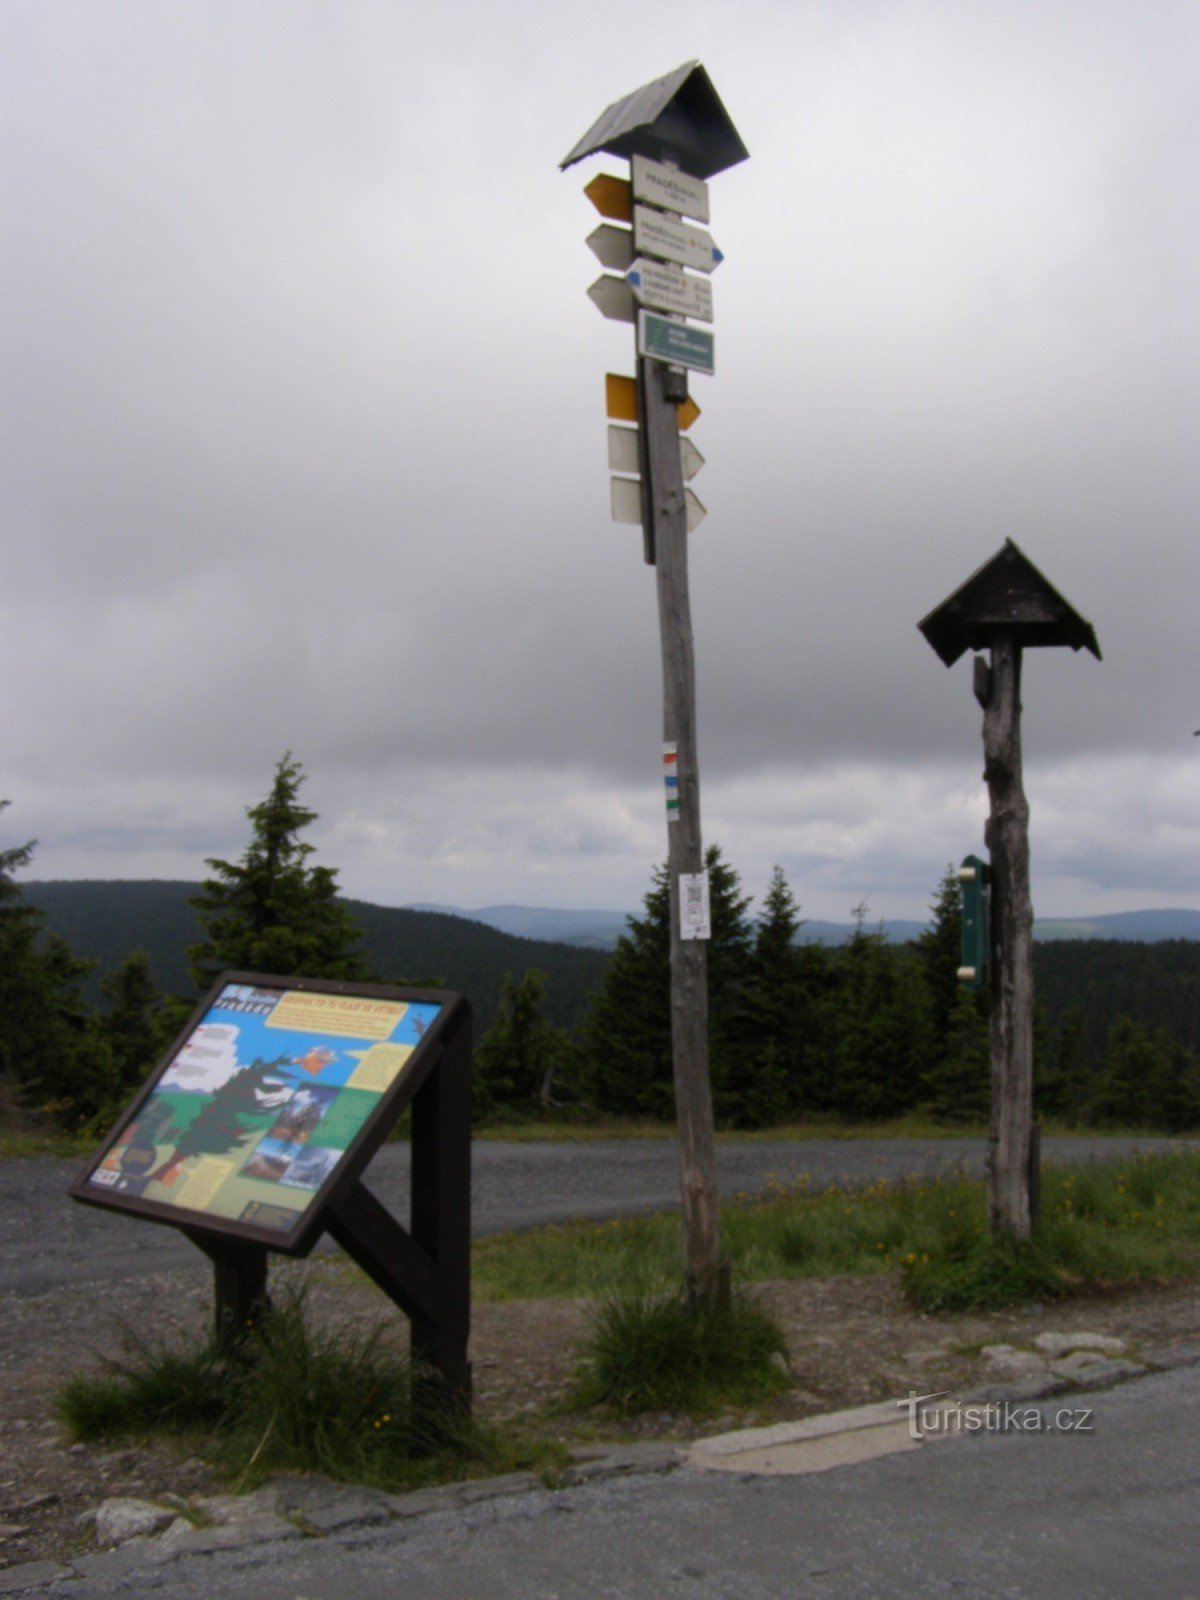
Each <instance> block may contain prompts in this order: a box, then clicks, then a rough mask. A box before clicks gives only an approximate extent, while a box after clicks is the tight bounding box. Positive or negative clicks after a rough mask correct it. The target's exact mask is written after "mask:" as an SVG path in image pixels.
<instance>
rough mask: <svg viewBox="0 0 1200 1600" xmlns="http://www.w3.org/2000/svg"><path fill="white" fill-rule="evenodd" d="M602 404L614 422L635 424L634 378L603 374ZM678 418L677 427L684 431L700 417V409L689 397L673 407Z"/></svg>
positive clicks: (636, 411)
mask: <svg viewBox="0 0 1200 1600" xmlns="http://www.w3.org/2000/svg"><path fill="white" fill-rule="evenodd" d="M604 404H605V414H606V415H607V416H609V417H611V418H612V420H613V421H614V422H636V421H637V419H638V403H637V381H636V379H634V378H623V377H621V376H620V375H619V374H617V373H615V372H606V373H605V374H604ZM675 410H676V412H677V414H678V416H679V427H680V430H681V431H686V430H687V429H688V428H690V427H691V425H692V423H693V422H695V420H696V418H697V417H698V416H699V415H700V407H699V406H698V405H697V404H696V402H695V401H694V400H693V399H692V397H691V395H689V396H688V398H687V399H686V400H685V401H683V403H682V404H681V405H678V406H676V407H675Z"/></svg>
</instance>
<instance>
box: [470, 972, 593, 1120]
mask: <svg viewBox="0 0 1200 1600" xmlns="http://www.w3.org/2000/svg"><path fill="white" fill-rule="evenodd" d="M545 982H546V974H545V973H544V972H540V971H538V969H537V968H535V967H531V968H529V969H528V970H527V971H526V973H525V976H524V977H523V978H522V979H521V981H520V983H514V982H513V979H512V974H511V973H508V972H506V973H505V974H504V978H503V982H502V985H501V991H500V1003H499V1005H498V1006H497V1008H496V1016H495V1019H494V1020H493V1022H492V1025H491V1027H490V1028H489V1029H488V1030H487V1032H486V1033H485V1034H484V1035H483V1037H482V1039H480V1041H479V1044H478V1045H477V1046H476V1049H475V1054H474V1063H473V1071H474V1079H473V1085H472V1095H471V1100H472V1112H473V1115H474V1116H475V1117H476V1118H477V1119H479V1118H484V1117H488V1116H493V1115H495V1114H496V1113H497V1112H506V1111H507V1112H529V1111H545V1110H548V1109H549V1108H550V1107H551V1106H552V1105H554V1104H555V1088H556V1084H563V1082H564V1080H568V1081H569V1080H570V1079H571V1078H572V1077H573V1076H574V1074H573V1070H572V1069H573V1066H574V1058H575V1055H576V1051H577V1047H576V1045H575V1043H574V1041H573V1040H572V1038H571V1036H570V1034H568V1032H567V1030H566V1029H565V1028H558V1027H555V1025H554V1024H553V1023H552V1022H549V1021H547V1019H546V1016H545V1014H544V1012H543V1011H542V989H543V987H544V985H545Z"/></svg>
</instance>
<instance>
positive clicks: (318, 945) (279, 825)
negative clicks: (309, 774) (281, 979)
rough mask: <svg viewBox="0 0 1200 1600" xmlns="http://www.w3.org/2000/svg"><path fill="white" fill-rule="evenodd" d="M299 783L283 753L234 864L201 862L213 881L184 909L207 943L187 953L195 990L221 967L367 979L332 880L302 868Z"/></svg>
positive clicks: (325, 872) (304, 814)
mask: <svg viewBox="0 0 1200 1600" xmlns="http://www.w3.org/2000/svg"><path fill="white" fill-rule="evenodd" d="M303 781H304V774H303V771H302V769H301V766H300V763H299V762H298V761H294V760H293V759H292V756H291V753H290V752H288V753H287V754H285V755H284V756H283V758H282V759H281V760H280V762H279V764H278V766H277V767H276V768H275V779H274V782H273V783H272V785H271V790H270V793H269V794H268V795H267V797H266V799H265V800H263V801H262V802H261V803H260V804H259V805H256V806H251V807H250V809H249V810H248V811H247V813H246V815H247V816H248V817H249V818H250V821H251V822H252V823H253V834H252V837H251V840H250V844H249V846H248V847H247V849H246V852H245V854H244V855H243V856H242V859H241V861H240V862H239V863H236V864H235V863H233V862H229V861H221V860H217V859H211V858H210V860H209V861H208V866H209V867H211V868H212V870H213V873H214V876H213V877H212V878H209V879H207V880H206V881H205V883H204V884H203V886H202V888H201V892H200V894H198V895H197V896H195V898H194V899H193V900H192V902H191V904H192V905H193V906H195V908H196V910H197V911H198V912H199V914H200V921H201V924H202V925H203V927H204V931H205V934H206V935H207V937H206V938H205V939H204V941H203V942H202V943H200V944H196V945H193V946H192V948H191V950H190V951H189V952H188V955H189V958H190V962H191V969H192V976H193V978H194V979H195V981H196V982H197V983H198V984H200V985H201V986H202V987H207V986H208V985H209V984H210V983H212V981H213V980H214V978H215V977H216V976H217V974H218V973H219V972H221V971H222V970H223V969H226V968H228V969H231V970H235V971H236V970H241V971H245V972H266V973H278V974H279V975H281V976H293V975H295V976H297V977H305V978H341V979H346V980H349V981H354V980H361V979H364V978H366V977H367V976H368V970H367V963H366V958H365V957H364V955H363V954H362V952H361V951H360V950H358V949H357V948H356V946H357V945H358V944H359V943H360V941H361V938H362V934H361V931H360V929H359V928H358V926H357V925H356V923H355V921H354V918H353V917H352V916H351V915H350V913H349V912H348V911H347V910H346V908H345V907H344V906H342V905H340V904H339V903H338V901H337V899H336V895H337V881H336V880H337V874H336V873H335V872H333V871H332V870H331V869H330V868H329V867H313V866H309V865H308V857H309V856H310V855H311V854H312V853H313V849H314V846H312V845H311V844H307V843H305V842H303V841H302V840H301V839H300V837H299V836H300V834H301V833H302V832H303V830H304V829H305V828H307V827H308V826H309V824H310V823H313V822H315V821H316V817H317V814H316V812H315V811H310V810H308V808H307V807H306V806H303V805H301V804H300V802H299V800H298V799H297V794H298V792H299V789H300V785H301V783H303Z"/></svg>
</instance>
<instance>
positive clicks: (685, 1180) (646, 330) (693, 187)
mask: <svg viewBox="0 0 1200 1600" xmlns="http://www.w3.org/2000/svg"><path fill="white" fill-rule="evenodd" d="M601 151H604V152H606V153H608V154H609V155H616V156H623V157H627V158H628V159H629V160H630V162H631V178H630V181H629V182H628V183H625V184H624V187H622V180H620V179H617V178H612V177H609V176H607V175H604V174H601V175H599V176H598V177H596V178H593V179H592V180H591V182H590V183H589V184H588V185H587V187H586V189H585V191H584V192H585V193H586V194H587V195H588V197H589V199H591V200H592V202H593V204H595V205H596V207H597V209H598V210H599V211H600V212H601V215H603V216H605V217H608V218H610V219H612V220H616V221H630V222H632V223H633V225H634V226H633V231H632V233H631V234H629V236H628V243H627V244H625V243H623V242H622V241H620V240H617V239H614V238H613V237H612V235H613V234H614V233H616V232H618V231H619V230H615V229H609V228H608V227H607V226H606V227H605V228H604V229H603V230H597V232H602V237H601V238H600V239H597V238H596V236H595V235H593V236H592V238H591V239H590V240H589V244H590V246H591V248H592V249H593V251H594V253H595V254H597V255H598V256H600V259H601V260H602V262H603V263H604V264H605V265H611V266H621V265H623V264H624V263H625V261H626V256H627V255H628V261H629V262H630V263H633V262H634V260H635V256H636V258H637V261H636V270H635V272H634V274H633V275H632V276H631V278H630V280H629V281H625V280H612V281H613V282H620V284H621V287H622V289H624V290H625V292H626V293H628V294H629V295H630V298H631V299H632V298H633V297H634V296H635V295H636V297H637V299H638V300H644V301H646V302H647V303H648V304H651V305H654V306H658V307H663V308H664V309H665V310H666V312H667V314H666V315H660V314H659V313H658V312H657V311H654V312H651V311H646V310H644V309H643V310H642V311H641V312H640V314H639V315H638V327H639V334H638V362H637V379H636V386H633V385H630V386H629V387H623V386H622V383H621V380H614V379H613V378H612V377H611V375H610V377H609V379H608V380H607V398H608V406H607V409H608V415H609V417H610V418H612V419H613V420H615V421H618V422H622V421H624V422H634V423H636V425H637V459H636V463H635V464H634V465H635V470H636V474H637V475H636V477H634V476H631V477H628V478H621V479H614V485H615V487H614V490H613V514H614V517H615V518H616V519H617V520H620V521H626V520H628V521H640V522H641V525H642V531H643V537H644V544H645V556H646V561H647V562H648V563H649V564H651V565H653V566H654V568H655V574H656V581H657V590H658V615H659V632H660V636H661V641H662V675H663V749H664V752H665V754H664V760H667V761H669V764H670V768H671V774H670V778H669V789H668V802H667V839H668V875H669V879H670V906H671V911H670V918H671V950H670V964H671V1042H672V1054H673V1060H674V1076H675V1105H676V1117H677V1122H678V1128H679V1145H680V1166H681V1187H682V1196H683V1222H684V1258H685V1271H686V1279H687V1286H688V1293H689V1296H690V1297H691V1300H692V1302H693V1304H702V1303H704V1304H711V1303H713V1302H715V1301H719V1300H721V1299H722V1298H725V1297H727V1296H728V1292H729V1273H728V1265H727V1263H725V1262H724V1261H723V1260H722V1258H721V1250H720V1232H719V1225H718V1195H717V1175H716V1156H715V1148H714V1139H713V1112H712V1090H711V1085H710V1081H709V1068H708V977H707V944H706V939H707V921H706V915H705V910H706V906H707V900H706V896H705V895H704V892H703V891H704V888H705V887H706V885H705V883H704V851H703V845H702V840H701V832H700V771H699V761H698V756H697V741H696V682H695V659H694V649H693V640H692V623H691V606H690V600H689V596H688V570H687V537H688V527H689V520H690V522H691V525H692V526H695V525H696V524H697V523H698V521H699V519H700V517H701V516H703V514H704V508H703V506H701V505H700V503H699V501H698V500H696V498H695V496H694V495H693V494H692V492H691V491H690V490H688V489H686V488H685V485H684V475H685V470H686V471H687V475H688V476H689V477H690V476H691V475H692V474H693V473H694V472H696V471H698V470H699V467H700V466H702V465H703V457H702V456H700V454H699V452H698V451H696V450H694V449H692V450H691V451H690V452H686V453H685V452H684V451H683V450H682V448H681V440H680V430H681V429H682V428H686V427H688V426H689V425H690V423H691V421H693V420H694V418H695V416H697V415H698V414H699V413H698V411H697V408H696V407H695V404H694V402H693V401H691V399H690V397H689V395H688V390H687V371H686V370H685V369H686V368H688V367H691V368H693V369H698V370H700V371H704V372H712V370H713V365H714V362H713V336H712V334H711V333H709V332H707V331H706V330H703V329H697V328H695V327H693V326H692V325H691V324H690V323H688V322H687V321H686V320H685V318H686V317H688V316H691V317H700V318H702V319H703V320H705V321H711V320H712V315H713V311H712V294H711V291H710V290H709V288H708V284H707V282H706V281H705V282H703V283H701V281H700V280H697V279H694V278H692V277H691V276H690V275H689V274H688V273H687V272H686V271H685V268H686V267H688V266H692V267H696V268H699V270H700V271H702V272H704V273H710V272H712V270H713V269H714V268H715V267H716V266H717V265H718V263H719V262H720V260H721V253H720V251H719V250H717V249H716V247H715V246H714V244H713V241H712V238H711V236H710V235H709V234H708V233H707V232H705V230H703V229H701V228H698V227H695V226H694V225H693V224H692V223H691V222H688V221H685V218H696V219H699V220H700V221H705V222H707V220H708V185H707V183H706V181H705V180H706V179H708V178H710V177H712V176H713V175H714V174H715V173H718V172H721V171H723V170H724V169H725V168H726V167H730V166H733V165H734V164H735V163H736V162H739V161H744V160H745V159H746V157H747V155H748V151H747V150H746V147H745V145H744V144H743V143H742V141H741V139H740V137H739V136H738V133H737V130H736V129H735V128H734V126H733V124H732V122H731V121H730V120H729V117H728V115H727V114H726V112H725V108H724V107H723V106H722V104H721V102H720V100H719V98H718V97H717V94H716V91H715V90H714V88H713V86H712V83H711V81H710V80H709V77H708V74H707V73H706V72H705V70H704V68H703V67H702V66H700V64H699V63H698V62H695V61H692V62H687V63H686V64H685V65H684V66H682V67H679V68H677V69H676V71H675V72H672V73H669V74H668V75H667V76H666V77H665V78H660V79H658V80H657V81H656V82H654V83H651V84H647V85H645V86H644V87H643V88H641V89H638V90H636V91H635V92H634V93H633V94H631V95H627V96H625V98H624V99H622V100H619V101H617V102H615V103H614V104H613V105H612V106H610V107H609V108H608V109H607V110H606V111H605V112H604V113H603V115H602V116H601V117H600V118H599V119H598V120H597V121H596V123H595V124H594V125H593V126H592V127H591V128H590V129H589V130H588V132H587V133H586V134H585V135H584V137H583V138H582V139H581V140H580V141H579V143H578V144H577V145H576V146H575V147H574V149H572V151H571V152H570V154H569V155H568V156H567V157H566V159H565V160H564V161H563V162H562V166H563V167H564V168H566V167H569V166H572V165H573V164H574V163H575V162H576V161H581V160H583V159H584V158H585V157H586V156H591V155H595V154H597V153H599V152H601ZM635 201H636V203H635ZM602 252H603V253H602ZM593 288H594V289H595V286H593ZM589 293H591V291H589ZM592 298H593V299H594V300H596V301H597V303H598V304H599V305H600V307H601V310H602V311H604V314H605V315H606V316H609V317H613V316H614V315H615V316H619V317H621V318H622V319H624V317H625V315H626V313H627V307H628V304H629V302H628V301H626V300H625V298H624V295H618V294H617V292H616V290H614V289H610V288H604V289H600V290H597V291H596V293H593V294H592ZM628 383H629V380H625V384H628ZM613 450H615V452H617V453H618V459H620V460H621V461H622V464H623V466H625V467H626V468H627V467H628V465H629V464H630V462H629V456H628V454H626V453H625V450H626V446H625V444H624V442H623V441H622V440H617V441H616V444H615V446H614V444H613V442H612V441H611V439H610V451H613ZM685 459H686V468H685ZM689 497H690V499H689ZM639 513H640V514H639ZM685 886H686V893H685ZM685 912H686V915H685Z"/></svg>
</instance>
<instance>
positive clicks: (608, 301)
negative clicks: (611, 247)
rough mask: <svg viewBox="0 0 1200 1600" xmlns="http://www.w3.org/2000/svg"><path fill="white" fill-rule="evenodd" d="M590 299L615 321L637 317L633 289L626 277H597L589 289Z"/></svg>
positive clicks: (625, 320) (630, 320) (631, 320)
mask: <svg viewBox="0 0 1200 1600" xmlns="http://www.w3.org/2000/svg"><path fill="white" fill-rule="evenodd" d="M588 299H589V300H591V301H592V302H593V303H594V304H595V305H597V306H599V307H600V310H601V311H602V312H603V313H604V315H605V316H606V317H611V319H612V320H613V321H614V322H633V321H634V320H635V319H636V317H637V304H636V302H635V301H634V298H633V290H632V289H631V288H630V287H629V285H628V284H627V283H626V282H625V279H624V278H610V277H608V276H607V275H605V276H604V277H602V278H597V279H596V281H595V283H594V284H593V285H592V287H591V288H590V289H589V290H588Z"/></svg>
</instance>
